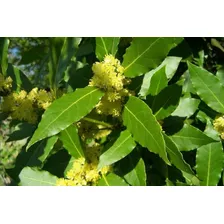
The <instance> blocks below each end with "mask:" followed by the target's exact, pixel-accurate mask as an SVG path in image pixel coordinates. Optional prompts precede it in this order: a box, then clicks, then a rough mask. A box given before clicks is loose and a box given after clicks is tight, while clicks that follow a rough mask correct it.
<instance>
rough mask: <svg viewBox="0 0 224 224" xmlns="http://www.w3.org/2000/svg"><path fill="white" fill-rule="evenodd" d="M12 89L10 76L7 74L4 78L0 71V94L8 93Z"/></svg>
mask: <svg viewBox="0 0 224 224" xmlns="http://www.w3.org/2000/svg"><path fill="white" fill-rule="evenodd" d="M11 89H12V78H11V77H10V76H9V77H7V78H5V77H4V76H3V75H2V74H1V73H0V93H1V94H0V95H7V94H8V93H10V92H11Z"/></svg>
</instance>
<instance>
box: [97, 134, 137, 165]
mask: <svg viewBox="0 0 224 224" xmlns="http://www.w3.org/2000/svg"><path fill="white" fill-rule="evenodd" d="M135 146H136V144H135V141H134V140H133V138H132V136H131V133H130V132H129V131H128V130H125V131H123V132H121V134H120V136H119V137H118V139H117V140H116V141H115V143H114V144H113V145H112V147H110V148H109V149H108V150H107V151H105V152H104V153H103V154H102V155H101V156H100V160H99V165H98V169H101V168H102V167H103V166H107V165H111V164H113V163H115V162H117V161H119V160H121V159H122V158H124V157H125V156H127V155H128V154H129V153H131V151H132V150H133V149H134V148H135Z"/></svg>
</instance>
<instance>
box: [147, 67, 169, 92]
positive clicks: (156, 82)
mask: <svg viewBox="0 0 224 224" xmlns="http://www.w3.org/2000/svg"><path fill="white" fill-rule="evenodd" d="M167 84H168V80H167V77H166V73H165V66H164V67H162V68H161V69H160V70H158V71H157V72H156V73H154V75H153V76H152V78H151V80H150V86H149V90H148V92H147V95H148V94H151V95H152V96H155V95H157V94H158V93H159V92H161V90H163V89H164V88H165V87H166V86H167Z"/></svg>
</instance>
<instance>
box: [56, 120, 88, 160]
mask: <svg viewBox="0 0 224 224" xmlns="http://www.w3.org/2000/svg"><path fill="white" fill-rule="evenodd" d="M59 139H60V140H61V141H62V143H63V146H64V148H65V149H67V150H68V153H69V154H70V155H71V156H73V157H74V158H76V159H78V158H80V157H83V156H84V153H83V150H82V146H81V142H80V139H79V135H78V130H77V127H76V126H75V125H73V124H72V125H70V126H69V127H68V128H66V129H65V130H64V131H62V132H61V133H60V134H59Z"/></svg>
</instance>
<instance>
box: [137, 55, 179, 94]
mask: <svg viewBox="0 0 224 224" xmlns="http://www.w3.org/2000/svg"><path fill="white" fill-rule="evenodd" d="M180 61H181V58H180V57H166V58H165V60H164V61H163V62H162V63H161V64H160V66H158V67H157V68H156V69H153V70H151V71H150V72H148V73H146V74H145V75H144V79H143V82H142V86H141V90H140V92H139V95H140V96H141V97H145V96H147V95H148V94H150V93H149V88H150V86H153V84H151V78H152V77H153V76H154V74H155V73H157V72H158V71H160V70H161V69H162V68H163V67H164V66H165V74H166V77H167V79H171V78H172V77H173V75H174V74H175V72H176V70H177V68H178V66H179V63H180Z"/></svg>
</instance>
